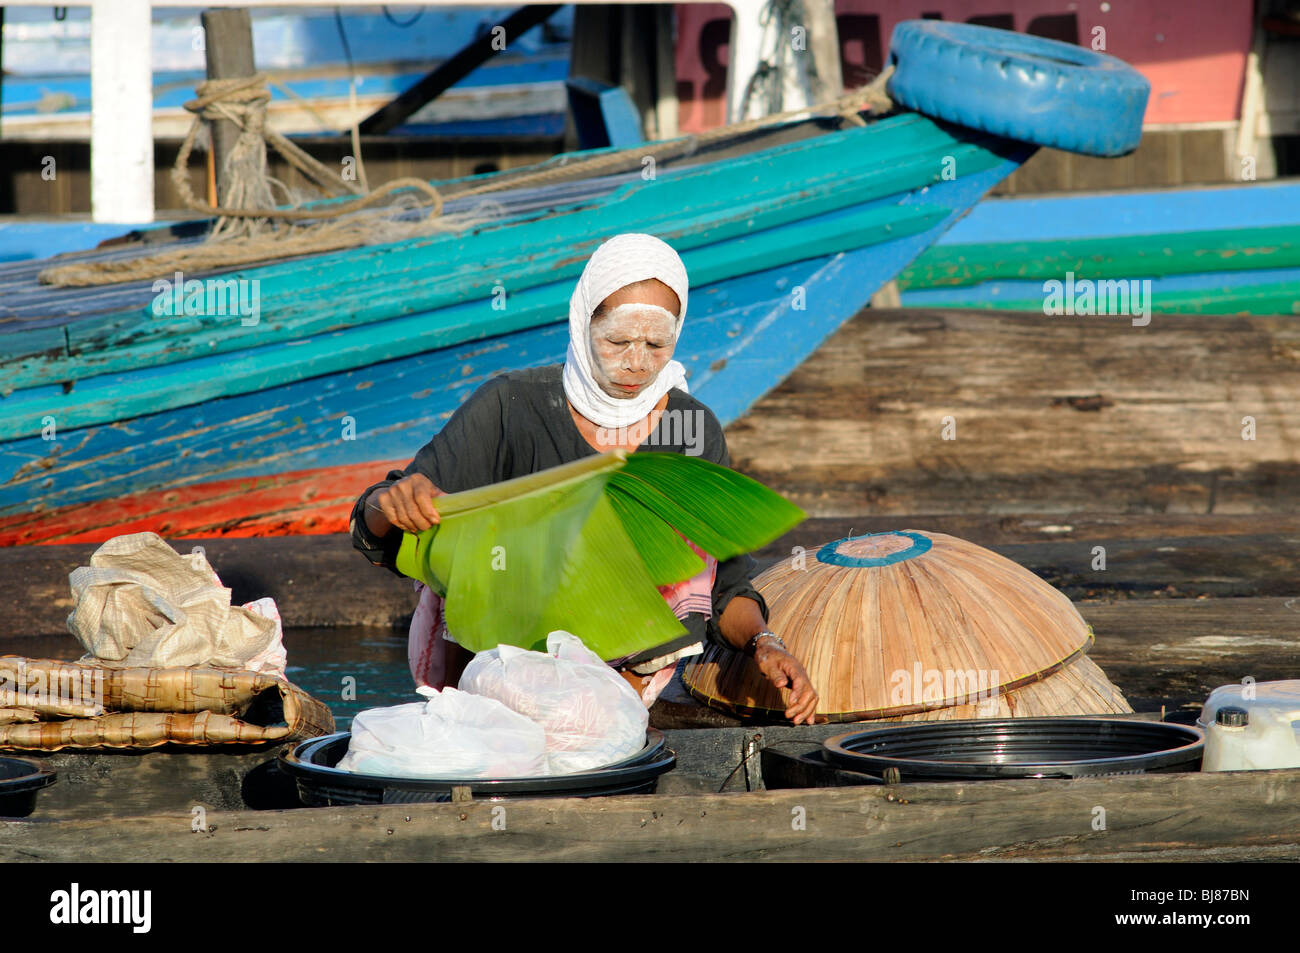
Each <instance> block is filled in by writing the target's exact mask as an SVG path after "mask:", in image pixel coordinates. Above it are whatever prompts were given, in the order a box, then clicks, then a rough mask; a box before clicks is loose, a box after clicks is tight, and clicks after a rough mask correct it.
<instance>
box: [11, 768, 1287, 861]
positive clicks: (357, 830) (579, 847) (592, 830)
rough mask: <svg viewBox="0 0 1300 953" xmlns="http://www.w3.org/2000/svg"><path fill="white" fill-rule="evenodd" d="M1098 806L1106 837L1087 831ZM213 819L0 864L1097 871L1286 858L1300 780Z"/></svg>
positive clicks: (163, 818)
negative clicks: (921, 865) (1121, 860)
mask: <svg viewBox="0 0 1300 953" xmlns="http://www.w3.org/2000/svg"><path fill="white" fill-rule="evenodd" d="M1224 805H1231V806H1232V809H1231V810H1225V807H1224ZM1098 808H1101V809H1102V810H1103V811H1104V823H1105V829H1104V830H1096V829H1094V820H1095V819H1096V818H1098V817H1099V816H1101V815H1099V813H1098V811H1097V809H1098ZM206 820H207V822H208V829H207V831H206V832H201V833H200V832H194V831H192V830H191V824H192V821H193V816H192V815H191V814H190V813H188V812H177V813H175V814H164V815H155V816H143V817H135V818H122V819H117V820H115V821H114V822H113V823H112V824H104V823H102V822H99V821H67V822H58V823H47V824H42V823H39V822H35V821H9V822H0V860H3V861H76V862H79V863H90V862H99V861H145V862H164V861H167V862H178V861H179V862H185V861H251V860H257V859H260V858H265V857H269V856H273V857H275V858H276V859H277V860H281V861H305V860H316V861H320V860H326V861H329V860H333V861H381V860H382V861H431V860H433V861H443V862H467V861H610V860H620V861H629V860H636V861H703V860H732V861H760V860H761V861H772V860H786V861H794V860H801V861H828V860H832V861H833V860H845V861H847V860H880V861H884V860H895V861H924V860H992V859H997V860H1007V859H1035V858H1053V859H1090V860H1097V859H1110V858H1111V857H1112V856H1113V855H1114V854H1116V853H1122V854H1124V855H1125V856H1126V857H1127V858H1128V859H1160V858H1161V857H1162V855H1163V856H1169V855H1175V856H1177V855H1179V854H1184V855H1190V856H1193V857H1195V858H1196V859H1206V855H1207V853H1208V852H1211V851H1216V850H1220V851H1225V852H1226V854H1227V856H1228V857H1229V858H1231V859H1236V858H1237V857H1239V856H1240V854H1241V852H1242V851H1254V852H1255V855H1256V856H1260V855H1261V854H1264V855H1267V856H1269V857H1270V858H1271V859H1295V858H1298V857H1300V769H1292V770H1285V771H1261V772H1238V773H1225V774H1201V773H1191V774H1167V775H1145V776H1142V775H1139V776H1129V777H1112V778H1087V779H1077V780H1072V781H1044V780H1025V781H986V782H979V783H949V784H908V785H893V786H883V785H882V786H880V787H859V788H844V789H834V788H824V789H816V790H813V789H803V790H788V791H765V792H751V793H746V794H714V795H707V794H699V795H678V796H662V797H660V796H655V797H646V796H625V797H611V798H597V799H591V800H580V799H557V800H528V801H514V802H505V803H496V804H494V803H490V802H479V801H475V802H469V803H461V804H428V805H392V806H385V807H373V808H372V807H351V808H304V809H300V810H294V811H261V812H250V811H232V812H219V811H213V812H209V813H208V814H207V817H206ZM801 820H802V822H803V824H802V829H801V824H800V823H799V822H800V821H801ZM494 821H496V824H495V826H494ZM503 823H504V829H500V828H502V825H503Z"/></svg>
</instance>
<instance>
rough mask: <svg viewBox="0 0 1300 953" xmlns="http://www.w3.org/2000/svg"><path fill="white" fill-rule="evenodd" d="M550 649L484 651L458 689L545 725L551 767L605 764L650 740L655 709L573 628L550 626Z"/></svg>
mask: <svg viewBox="0 0 1300 953" xmlns="http://www.w3.org/2000/svg"><path fill="white" fill-rule="evenodd" d="M546 648H547V652H530V651H528V650H527V649H521V648H517V647H515V646H513V645H501V646H498V647H497V648H495V649H489V650H488V651H486V652H479V653H478V654H477V655H475V656H474V658H473V659H472V660H471V661H470V663H469V665H468V666H466V668H465V673H464V674H463V675H462V676H461V678H460V688H461V691H465V692H473V693H474V694H476V695H483V696H486V697H488V698H494V699H496V700H497V701H499V702H503V703H504V704H505V705H507V706H509V707H510V708H511V709H513V710H514V711H516V712H518V713H519V714H521V715H524V716H526V717H528V718H531V719H532V720H533V721H535V722H537V723H538V724H540V725H541V726H542V727H543V728H545V729H546V748H547V751H548V752H549V755H550V765H551V771H550V773H551V774H570V773H572V772H574V771H587V770H590V769H591V768H600V767H604V766H605V765H608V764H613V763H614V762H616V761H622V760H623V759H625V758H630V757H631V756H632V755H634V754H636V753H637V752H638V751H640V750H641V749H642V748H644V747H645V734H646V726H647V725H648V723H649V720H650V713H649V712H648V711H647V710H646V707H645V705H644V704H642V702H641V698H640V696H639V695H638V694H637V692H636V689H634V688H633V687H632V686H631V685H629V684H628V683H627V681H626V680H625V679H624V678H623V676H621V675H619V674H618V672H616V671H614V670H613V669H612V668H610V667H609V666H608V665H606V664H605V663H604V662H603V661H601V659H600V657H599V656H598V655H596V653H595V652H593V651H591V650H590V649H589V648H587V647H586V646H585V645H583V644H582V640H581V639H579V638H578V637H577V636H576V635H572V634H570V633H568V632H564V631H557V632H552V633H551V634H550V635H549V636H547V638H546Z"/></svg>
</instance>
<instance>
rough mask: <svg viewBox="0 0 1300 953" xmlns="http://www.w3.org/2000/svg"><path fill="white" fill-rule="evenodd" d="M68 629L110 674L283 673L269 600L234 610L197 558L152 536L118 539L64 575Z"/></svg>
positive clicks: (277, 621)
mask: <svg viewBox="0 0 1300 953" xmlns="http://www.w3.org/2000/svg"><path fill="white" fill-rule="evenodd" d="M68 581H69V583H70V584H71V586H72V598H73V601H74V603H75V605H74V606H73V609H72V614H71V615H69V616H68V631H70V632H71V633H72V634H73V635H74V636H76V638H77V641H78V642H80V643H81V644H82V646H84V647H85V649H86V651H87V652H88V653H89V654H90V657H89V658H88V661H97V662H100V663H102V664H104V665H108V666H110V667H114V668H130V667H136V666H143V667H149V668H168V667H171V666H180V665H216V666H226V667H231V668H241V669H248V670H250V671H254V672H266V673H268V674H273V675H283V674H284V666H285V651H284V642H283V633H282V631H281V628H280V614H279V612H278V611H277V610H276V608H275V602H274V600H272V599H258V600H257V601H256V602H250V603H249V604H248V605H247V606H242V607H241V606H232V605H231V604H230V595H231V593H230V590H229V589H227V588H226V587H225V586H223V585H222V584H221V579H220V578H218V576H217V574H216V573H215V572H214V571H213V569H212V567H211V566H210V565H208V561H207V560H206V559H205V558H204V557H203V554H202V553H189V554H187V555H184V556H182V555H181V554H179V553H177V552H176V550H174V549H172V548H171V547H170V546H169V545H167V543H166V541H164V540H163V538H162V537H161V536H159V535H158V534H156V533H131V534H129V535H125V536H115V537H113V538H112V539H110V540H109V541H108V542H106V543H104V545H102V546H100V547H99V549H97V550H95V553H94V555H92V556H91V557H90V565H89V566H82V567H80V568H78V569H76V570H74V571H73V572H72V573H71V574H70V575H69V577H68Z"/></svg>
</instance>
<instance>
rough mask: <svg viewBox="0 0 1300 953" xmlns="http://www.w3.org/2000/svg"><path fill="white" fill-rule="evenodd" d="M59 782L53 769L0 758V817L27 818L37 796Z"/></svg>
mask: <svg viewBox="0 0 1300 953" xmlns="http://www.w3.org/2000/svg"><path fill="white" fill-rule="evenodd" d="M57 780H58V775H57V774H55V772H54V769H53V768H48V767H46V766H45V765H43V764H37V763H36V762H35V761H24V760H23V759H22V758H0V817H26V816H27V815H28V814H30V813H32V811H34V810H36V794H37V792H38V791H40V790H41V788H46V787H49V786H50V785H51V784H53V783H54V782H55V781H57Z"/></svg>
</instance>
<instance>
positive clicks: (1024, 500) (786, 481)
mask: <svg viewBox="0 0 1300 953" xmlns="http://www.w3.org/2000/svg"><path fill="white" fill-rule="evenodd" d="M1298 391H1300V323H1298V322H1296V321H1295V320H1294V318H1291V317H1226V316H1225V317H1206V316H1199V315H1186V316H1179V317H1176V318H1174V317H1162V316H1155V317H1153V318H1152V319H1151V322H1150V324H1148V325H1146V326H1145V327H1134V326H1133V325H1132V322H1131V319H1129V318H1127V317H1100V316H1099V317H1048V316H1046V315H1042V314H1037V315H1035V314H1011V313H998V312H992V313H991V312H955V311H922V310H914V311H866V312H864V313H863V314H861V315H859V317H858V318H857V319H856V320H854V321H852V322H849V323H848V324H846V325H845V326H844V327H843V328H841V329H840V331H839V332H838V333H837V334H836V335H835V336H834V337H832V338H831V339H830V340H828V341H827V342H826V344H824V345H823V346H822V347H821V348H820V349H819V350H818V351H817V353H816V354H814V355H813V356H812V357H811V358H810V359H809V360H807V361H805V362H804V364H803V365H801V366H800V367H799V368H798V369H797V370H796V371H795V372H794V373H793V374H791V375H790V377H789V378H787V379H786V380H785V382H784V383H783V384H782V385H781V386H780V387H779V388H777V389H776V390H775V391H772V392H771V393H770V394H768V396H767V397H765V398H763V399H762V400H761V401H759V402H758V403H757V404H755V405H754V407H752V408H751V410H750V412H749V413H748V414H747V415H746V416H745V418H743V419H741V420H738V421H737V422H736V423H734V424H732V425H731V427H729V428H728V431H727V439H728V443H729V445H730V449H731V457H732V461H733V465H734V466H735V467H736V468H737V469H738V470H740V471H742V472H744V473H747V474H749V475H751V476H753V477H755V478H757V479H759V480H761V481H763V482H764V483H766V484H768V485H769V486H773V487H776V488H778V489H780V490H781V491H782V492H784V493H786V494H787V495H789V496H790V497H791V498H792V499H793V500H794V501H795V502H796V503H798V504H799V505H801V506H803V507H804V509H805V510H807V511H808V512H809V513H811V514H813V515H816V516H842V515H844V514H857V513H875V514H882V513H895V514H907V513H954V514H955V513H989V514H1023V513H1035V514H1038V515H1043V514H1047V513H1053V512H1055V513H1071V512H1094V513H1098V512H1111V513H1115V514H1132V515H1137V514H1143V513H1147V514H1152V513H1169V514H1174V513H1184V514H1197V513H1249V512H1255V513H1263V512H1275V513H1294V512H1296V509H1297V507H1296V502H1297V492H1298V491H1300V404H1298V403H1297V402H1296V401H1295V399H1294V395H1295V394H1296V393H1297V392H1298ZM945 418H950V419H951V424H952V426H951V427H950V428H948V431H947V432H948V435H950V436H952V437H953V438H954V439H944V437H945V424H946V421H945ZM1246 418H1251V423H1247V422H1246ZM1251 426H1253V434H1252V433H1250V432H1249V431H1248V428H1249V427H1251ZM1244 437H1253V439H1244Z"/></svg>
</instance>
